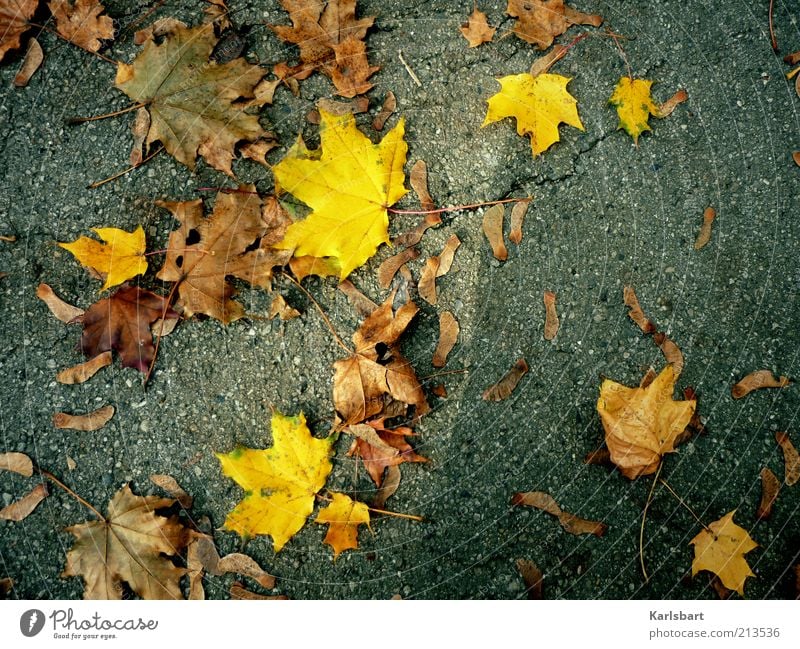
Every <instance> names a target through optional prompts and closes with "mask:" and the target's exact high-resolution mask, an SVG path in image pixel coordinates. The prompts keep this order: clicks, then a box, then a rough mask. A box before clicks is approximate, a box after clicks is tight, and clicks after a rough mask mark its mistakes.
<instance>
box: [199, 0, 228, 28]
mask: <svg viewBox="0 0 800 649" xmlns="http://www.w3.org/2000/svg"><path fill="white" fill-rule="evenodd" d="M205 1H206V3H208V6H207V7H204V8H203V13H204V14H205V15H206V22H210V23H216V24H217V25H218V26H219V28H220V29H221V30H225V29H228V28H230V27H231V26H232V25H231V21H230V19H229V18H228V14H229V9H228V7H227V6H226V5H225V2H224V1H223V0H205Z"/></svg>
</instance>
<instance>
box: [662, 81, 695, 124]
mask: <svg viewBox="0 0 800 649" xmlns="http://www.w3.org/2000/svg"><path fill="white" fill-rule="evenodd" d="M687 99H689V93H688V92H686V91H685V90H684V89H683V88H681V89H680V90H678V91H677V92H676V93H675V94H674V95H672V97H670V98H669V99H667V101H665V102H664V103H663V104H661V105H660V106H659V107H658V117H669V116H670V115H672V113H673V111H674V110H675V109H676V108H677V107H678V106H679V105H680V104H682V103H683V102H685V101H686V100H687Z"/></svg>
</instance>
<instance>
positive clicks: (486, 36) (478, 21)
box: [459, 7, 497, 47]
mask: <svg viewBox="0 0 800 649" xmlns="http://www.w3.org/2000/svg"><path fill="white" fill-rule="evenodd" d="M459 30H460V31H461V33H462V34H463V35H464V38H466V39H467V42H469V46H470V47H478V46H479V45H483V44H484V43H489V42H490V41H491V40H492V39H493V38H494V33H495V32H496V31H497V28H496V27H492V26H490V25H489V21H488V20H486V14H485V13H483V12H482V11H480V10H479V9H478V8H477V7H475V9H473V11H472V13H471V14H470V16H469V18H468V19H467V22H466V23H464V24H463V25H461V27H459Z"/></svg>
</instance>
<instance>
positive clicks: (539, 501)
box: [511, 491, 608, 536]
mask: <svg viewBox="0 0 800 649" xmlns="http://www.w3.org/2000/svg"><path fill="white" fill-rule="evenodd" d="M511 504H512V505H514V506H515V507H518V506H520V505H526V506H528V507H534V508H536V509H541V510H542V511H543V512H547V513H548V514H550V515H552V516H555V517H556V518H558V522H559V523H560V524H561V527H563V528H564V529H565V530H566V531H567V532H569V533H570V534H576V535H579V534H594V535H595V536H603V534H605V532H606V530H607V529H608V526H607V525H606V524H605V523H602V522H600V521H590V520H587V519H585V518H580V517H579V516H575V515H574V514H568V513H567V512H565V511H563V510H562V509H561V507H560V506H559V504H558V503H557V502H556V501H555V499H554V498H553V497H552V496H551V495H550V494H548V493H545V492H544V491H527V492H522V493H515V494H514V495H513V496H512V498H511Z"/></svg>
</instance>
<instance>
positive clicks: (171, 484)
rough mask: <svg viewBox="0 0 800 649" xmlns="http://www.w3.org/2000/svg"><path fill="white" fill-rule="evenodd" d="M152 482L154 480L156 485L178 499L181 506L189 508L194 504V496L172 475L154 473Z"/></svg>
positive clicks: (151, 478) (151, 477)
mask: <svg viewBox="0 0 800 649" xmlns="http://www.w3.org/2000/svg"><path fill="white" fill-rule="evenodd" d="M150 482H152V483H153V484H154V485H155V486H156V487H159V488H160V489H163V490H164V491H166V492H167V494H169V496H170V498H174V499H175V500H177V501H178V503H179V504H180V506H181V507H183V508H184V509H189V508H190V507H191V506H192V503H193V502H194V498H192V497H191V496H190V495H189V494H187V493H186V492H185V491H184V490H183V487H181V486H180V485H179V484H178V481H177V480H176V479H175V478H173V477H172V476H171V475H166V474H164V473H154V474H153V475H151V476H150Z"/></svg>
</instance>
